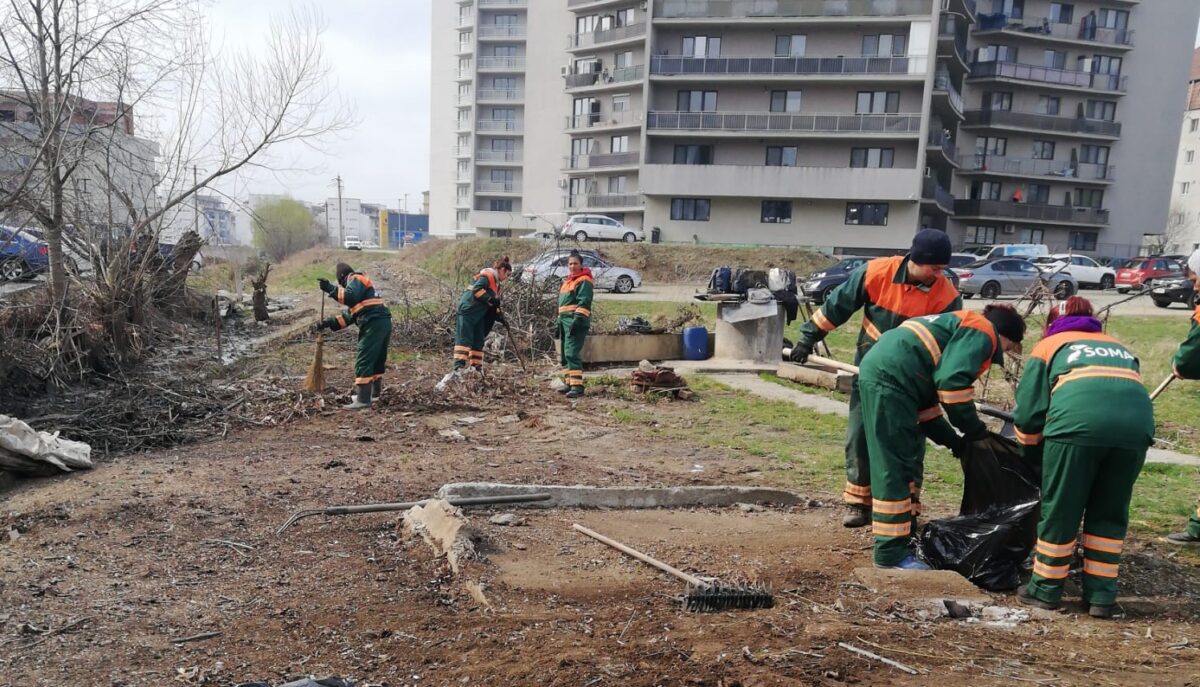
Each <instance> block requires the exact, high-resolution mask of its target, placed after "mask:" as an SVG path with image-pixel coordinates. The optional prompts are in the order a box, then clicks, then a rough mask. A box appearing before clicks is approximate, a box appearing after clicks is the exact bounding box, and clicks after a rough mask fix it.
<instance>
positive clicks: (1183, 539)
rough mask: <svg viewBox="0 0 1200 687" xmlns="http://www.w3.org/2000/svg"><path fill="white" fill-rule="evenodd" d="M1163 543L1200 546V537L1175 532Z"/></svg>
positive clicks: (1189, 533)
mask: <svg viewBox="0 0 1200 687" xmlns="http://www.w3.org/2000/svg"><path fill="white" fill-rule="evenodd" d="M1163 541H1165V542H1167V543H1168V544H1177V545H1179V546H1200V537H1197V536H1196V535H1194V534H1192V533H1191V532H1173V533H1171V534H1168V535H1167V538H1166V539H1164V540H1163Z"/></svg>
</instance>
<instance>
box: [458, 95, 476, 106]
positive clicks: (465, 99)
mask: <svg viewBox="0 0 1200 687" xmlns="http://www.w3.org/2000/svg"><path fill="white" fill-rule="evenodd" d="M474 101H475V94H474V93H458V94H457V95H455V96H454V103H455V104H456V105H470V104H471V103H472V102H474Z"/></svg>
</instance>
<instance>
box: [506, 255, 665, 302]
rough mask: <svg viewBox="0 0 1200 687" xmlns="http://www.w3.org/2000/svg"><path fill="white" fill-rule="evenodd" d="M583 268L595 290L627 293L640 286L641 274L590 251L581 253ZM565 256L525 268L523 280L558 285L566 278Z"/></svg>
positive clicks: (537, 262)
mask: <svg viewBox="0 0 1200 687" xmlns="http://www.w3.org/2000/svg"><path fill="white" fill-rule="evenodd" d="M580 254H581V256H582V257H583V266H584V267H586V268H588V269H590V270H591V271H592V278H593V279H595V280H596V288H597V289H604V290H606V291H615V292H616V293H629V292H630V291H633V290H634V289H636V288H639V287H640V286H641V285H642V274H641V273H640V272H638V271H637V270H631V269H628V268H626V267H618V266H616V265H614V264H612V263H611V262H609V261H607V260H605V259H603V258H601V257H600V256H599V255H597V254H595V253H594V252H591V251H587V252H584V251H581V252H580ZM568 255H569V251H568V253H567V254H563V255H550V256H547V257H544V258H542V259H540V260H537V261H535V262H532V263H530V264H528V265H526V266H525V268H524V277H523V279H529V280H531V281H532V282H533V283H535V284H543V283H549V284H560V283H562V281H563V280H564V279H566V278H567V271H568V270H567V257H568Z"/></svg>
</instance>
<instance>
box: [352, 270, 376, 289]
mask: <svg viewBox="0 0 1200 687" xmlns="http://www.w3.org/2000/svg"><path fill="white" fill-rule="evenodd" d="M350 281H359V282H362V285H363V286H365V287H367V288H368V289H370V288H374V284H372V283H371V280H370V279H368V278H367V275H365V274H352V275H350Z"/></svg>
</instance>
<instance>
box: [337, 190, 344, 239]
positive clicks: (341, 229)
mask: <svg viewBox="0 0 1200 687" xmlns="http://www.w3.org/2000/svg"><path fill="white" fill-rule="evenodd" d="M337 191H338V248H341V247H343V246H345V245H346V225H345V224H343V223H342V205H343V203H342V175H341V174H339V175H337Z"/></svg>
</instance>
